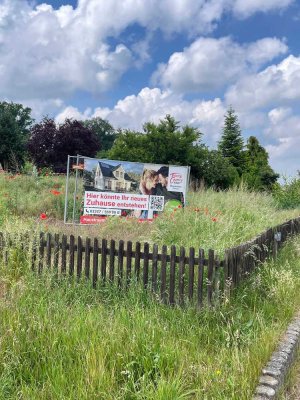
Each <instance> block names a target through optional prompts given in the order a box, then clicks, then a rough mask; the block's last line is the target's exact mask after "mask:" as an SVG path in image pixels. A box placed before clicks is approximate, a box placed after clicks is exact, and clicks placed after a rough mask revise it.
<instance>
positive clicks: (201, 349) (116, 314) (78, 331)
mask: <svg viewBox="0 0 300 400" xmlns="http://www.w3.org/2000/svg"><path fill="white" fill-rule="evenodd" d="M63 192H64V178H63V177H51V176H41V177H31V176H21V175H20V176H16V177H13V178H11V177H10V176H8V175H4V174H2V175H1V176H0V199H1V203H0V207H1V209H0V224H1V229H0V230H2V231H7V232H20V231H22V232H23V231H28V230H29V231H31V232H35V231H39V230H42V231H51V232H55V233H58V232H60V233H73V234H76V235H77V234H78V235H79V234H80V235H82V236H85V235H89V236H97V237H105V238H108V239H109V238H114V239H116V240H118V239H123V240H132V241H135V240H138V241H148V242H150V243H157V244H159V245H162V244H166V245H171V244H176V245H177V246H180V245H183V246H186V247H189V246H195V247H203V248H204V249H208V248H213V249H215V250H217V251H218V252H219V254H222V252H223V251H224V249H225V248H227V247H231V246H233V245H236V244H239V243H241V242H243V241H245V240H248V239H250V238H252V237H253V236H255V235H256V234H258V233H260V232H261V231H263V230H264V229H266V228H267V227H269V226H272V225H276V224H278V223H281V222H283V221H284V220H286V219H289V218H292V217H295V216H299V211H300V210H299V209H289V210H281V209H279V208H278V204H277V203H276V201H275V200H274V199H273V198H272V197H271V196H270V195H267V194H258V193H251V192H248V191H247V190H245V189H243V188H238V189H232V190H230V191H227V192H222V193H221V192H214V191H212V190H205V191H201V192H197V193H189V197H188V204H187V207H186V208H185V209H184V210H182V209H177V210H176V211H175V210H174V211H173V212H171V213H169V214H164V215H163V216H161V217H159V218H157V219H156V220H154V221H153V223H139V222H137V221H136V220H133V219H114V218H111V219H109V220H108V221H107V222H105V223H103V224H101V225H99V226H93V227H92V226H65V225H63V223H62V222H61V219H62V213H63V200H64V193H63ZM44 215H46V218H44ZM299 255H300V239H299V238H295V239H293V240H290V241H289V242H287V244H286V245H285V246H284V248H283V249H282V251H281V252H280V255H279V258H278V259H277V260H276V261H272V260H270V261H269V262H268V263H266V264H264V265H261V266H260V268H258V269H257V272H256V273H255V274H253V275H252V276H251V277H250V278H249V279H248V280H247V281H246V282H245V283H244V284H243V285H242V286H241V287H239V288H238V290H236V291H235V293H234V294H233V296H232V298H231V299H230V301H226V302H223V303H222V304H219V305H218V306H217V307H215V308H210V309H207V308H204V309H202V310H201V311H199V310H196V309H195V308H193V307H188V306H187V307H186V308H184V309H182V308H179V307H173V308H171V307H168V306H165V305H163V304H161V303H159V302H158V301H157V299H156V298H155V297H154V296H151V295H149V294H147V293H145V292H144V291H143V290H142V289H141V287H140V286H139V285H133V286H131V287H130V289H129V290H127V291H126V292H125V291H123V292H120V291H119V290H117V288H116V287H114V286H106V287H99V288H98V289H97V290H94V289H92V288H91V286H90V284H88V283H87V282H85V281H84V280H82V281H79V282H78V281H74V280H69V279H63V280H57V279H56V277H55V276H52V275H51V273H48V274H44V275H42V276H39V277H37V276H36V275H33V274H32V273H31V272H30V260H29V258H28V254H27V253H26V252H24V251H23V250H22V248H21V247H20V246H19V245H18V244H15V245H13V246H12V247H11V248H10V250H9V258H8V260H9V262H8V265H7V264H5V263H4V260H3V258H2V257H0V259H1V263H0V318H1V321H2V323H1V325H0V337H1V346H0V399H22V400H23V399H26V400H29V399H30V400H35V399H42V400H46V399H47V400H48V399H95V400H96V399H105V400H106V399H108V400H109V399H126V400H127V399H128V400H129V399H153V400H176V399H216V400H217V399H224V400H228V399H239V400H243V399H245V400H246V399H249V398H251V395H252V392H253V390H254V388H255V386H256V383H257V381H256V380H257V378H258V376H259V372H260V369H261V368H262V366H263V365H264V364H265V362H266V361H267V360H268V358H269V356H270V354H271V352H272V351H273V349H274V348H275V346H276V343H277V341H278V338H279V337H280V335H281V334H282V332H283V331H284V329H285V327H286V326H287V324H288V323H289V321H290V319H291V318H292V316H293V314H294V312H295V310H297V309H299V306H300V290H299V289H300V274H299V271H300V261H299V259H300V257H299Z"/></svg>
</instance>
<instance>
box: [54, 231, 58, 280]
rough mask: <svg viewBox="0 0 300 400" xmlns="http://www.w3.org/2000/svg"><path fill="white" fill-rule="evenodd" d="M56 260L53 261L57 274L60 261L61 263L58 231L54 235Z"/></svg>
mask: <svg viewBox="0 0 300 400" xmlns="http://www.w3.org/2000/svg"><path fill="white" fill-rule="evenodd" d="M53 257H54V261H53V268H54V271H55V274H56V275H58V263H59V234H58V233H56V234H55V235H54V256H53Z"/></svg>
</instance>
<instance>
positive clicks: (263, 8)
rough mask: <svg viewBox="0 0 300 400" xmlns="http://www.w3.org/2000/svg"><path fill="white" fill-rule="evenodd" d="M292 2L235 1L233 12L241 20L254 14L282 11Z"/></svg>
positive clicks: (282, 0)
mask: <svg viewBox="0 0 300 400" xmlns="http://www.w3.org/2000/svg"><path fill="white" fill-rule="evenodd" d="M293 2H294V0H235V1H233V12H234V14H236V15H237V16H239V17H241V18H247V17H249V16H250V15H252V14H254V13H256V12H268V11H271V10H276V9H277V10H282V9H284V8H286V7H288V6H289V5H290V4H292V3H293Z"/></svg>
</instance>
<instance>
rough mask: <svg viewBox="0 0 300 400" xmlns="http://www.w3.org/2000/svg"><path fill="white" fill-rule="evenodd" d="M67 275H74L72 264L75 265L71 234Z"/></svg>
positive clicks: (73, 243)
mask: <svg viewBox="0 0 300 400" xmlns="http://www.w3.org/2000/svg"><path fill="white" fill-rule="evenodd" d="M69 253H70V257H69V263H70V264H69V275H70V276H73V275H74V265H75V237H74V236H73V235H71V236H70V248H69Z"/></svg>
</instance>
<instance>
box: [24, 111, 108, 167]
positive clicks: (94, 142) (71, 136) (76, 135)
mask: <svg viewBox="0 0 300 400" xmlns="http://www.w3.org/2000/svg"><path fill="white" fill-rule="evenodd" d="M99 149H100V143H99V140H98V137H97V136H96V134H95V133H94V132H93V131H91V130H90V129H88V128H86V127H85V126H83V124H82V123H81V122H79V121H76V120H70V119H66V120H65V122H64V123H63V124H60V125H58V126H57V125H56V124H55V121H54V120H53V119H51V118H48V117H45V118H44V119H43V120H42V121H41V122H40V123H38V124H35V125H34V126H33V127H32V129H31V136H30V139H29V141H28V151H29V154H30V156H31V158H32V160H33V161H34V163H35V165H36V166H37V167H39V168H41V167H49V168H51V169H52V170H53V171H57V172H63V171H65V170H66V165H67V159H68V155H76V154H80V155H83V156H87V157H95V155H96V153H97V151H98V150H99Z"/></svg>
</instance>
